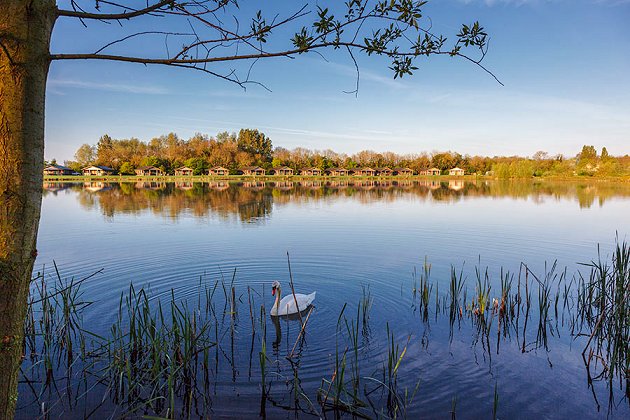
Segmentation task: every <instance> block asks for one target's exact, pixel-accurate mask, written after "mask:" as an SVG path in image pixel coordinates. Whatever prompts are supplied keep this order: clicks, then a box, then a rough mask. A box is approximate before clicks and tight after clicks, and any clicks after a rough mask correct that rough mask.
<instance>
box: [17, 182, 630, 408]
mask: <svg viewBox="0 0 630 420" xmlns="http://www.w3.org/2000/svg"><path fill="white" fill-rule="evenodd" d="M616 235H618V236H619V238H621V239H624V238H626V239H627V238H628V237H629V236H630V185H628V184H626V185H619V184H608V183H583V184H580V183H551V182H540V183H529V182H527V183H507V182H488V181H479V182H476V183H469V182H464V181H452V180H451V181H445V182H439V181H419V182H412V181H400V182H386V181H383V182H376V181H364V182H351V181H350V182H345V181H342V182H332V183H331V182H318V181H312V182H301V183H298V182H290V181H287V182H284V181H283V182H275V183H260V182H251V183H239V184H236V183H225V182H214V183H195V184H192V183H178V184H163V183H137V184H133V183H123V184H106V183H98V182H94V183H86V184H61V183H48V184H46V185H45V195H44V201H43V210H42V221H41V225H40V230H39V239H38V248H39V256H38V261H37V270H41V269H42V267H43V266H45V267H46V268H45V270H46V271H47V272H48V271H50V269H51V267H52V261H53V260H54V261H56V263H57V265H58V266H59V267H60V270H61V272H62V276H64V277H75V278H79V277H81V276H84V275H87V274H90V273H92V272H94V271H96V270H98V269H101V268H103V269H104V270H103V273H102V274H100V275H97V276H96V277H94V278H92V279H90V280H89V281H87V282H86V283H85V284H84V285H83V290H84V292H85V297H86V298H88V299H91V300H95V301H96V303H95V304H94V305H92V306H91V307H90V308H89V310H87V311H86V312H85V324H86V326H87V327H88V328H89V329H91V330H93V331H100V332H105V331H108V329H109V327H110V325H111V324H112V323H113V322H114V320H115V317H116V311H117V307H118V302H119V298H120V295H121V292H124V291H126V290H128V288H129V285H130V284H131V283H133V284H134V285H135V286H137V287H140V286H148V287H150V289H151V291H152V294H151V296H152V298H153V299H165V298H166V297H167V296H169V295H170V291H171V289H174V290H175V293H176V296H177V297H178V298H180V299H182V300H186V299H187V298H189V299H196V297H197V296H198V290H199V287H200V282H201V283H203V284H207V285H212V284H214V283H215V282H216V281H217V280H219V279H220V278H221V276H222V275H223V276H224V277H226V278H227V281H228V282H229V280H230V278H231V277H232V274H233V272H234V270H235V269H236V275H235V288H236V290H237V294H238V295H239V296H241V302H244V303H243V305H244V306H243V310H242V311H241V312H242V313H239V316H241V315H242V317H243V318H242V319H240V324H239V325H241V328H242V329H245V326H246V325H248V323H249V309H245V308H246V307H247V297H246V296H247V286H250V287H251V288H252V290H255V291H256V295H255V299H256V305H257V306H259V305H261V304H262V303H264V304H265V305H266V307H267V308H270V307H271V306H272V304H273V300H272V299H273V298H272V296H271V293H270V289H271V287H270V286H271V282H272V280H274V279H278V280H280V281H281V282H282V284H283V286H284V289H283V290H284V291H285V294H286V291H287V290H290V289H289V287H288V280H289V272H288V264H287V253H288V254H289V255H290V262H291V268H292V273H293V278H294V280H295V283H296V291H297V292H305V293H307V292H311V291H313V290H316V291H317V299H316V305H315V310H314V312H313V314H312V316H311V320H310V321H309V325H308V333H307V337H306V341H305V344H304V348H302V353H301V359H300V363H299V365H300V371H299V373H300V379H301V385H302V387H303V388H304V389H305V391H306V392H307V394H309V398H312V400H313V401H315V399H316V389H317V388H318V387H319V386H320V384H321V380H322V378H328V379H330V377H331V376H332V373H333V371H334V351H335V334H334V331H335V326H336V324H337V320H338V317H339V313H340V311H341V309H342V307H343V305H344V304H345V303H347V304H348V308H349V309H347V311H348V314H350V315H349V317H350V316H354V314H355V313H356V306H357V303H358V301H359V299H360V298H361V296H362V290H363V288H364V287H368V286H369V288H370V291H371V294H372V296H373V298H374V303H373V307H372V310H371V313H370V323H369V330H368V331H366V332H365V333H364V334H363V336H362V339H361V342H362V344H361V354H362V360H364V361H365V365H366V367H365V369H364V371H365V375H366V376H368V375H370V374H372V373H373V372H372V371H373V370H374V369H377V368H380V366H381V365H382V361H383V359H384V358H386V357H387V356H386V352H387V346H386V344H385V343H386V342H387V335H386V325H387V324H388V325H389V327H390V328H391V330H392V331H393V332H394V336H395V338H396V340H397V342H400V343H401V344H402V345H404V344H405V342H406V341H407V337H408V336H409V335H411V338H410V342H409V347H408V351H407V354H406V355H405V358H404V360H403V362H402V367H401V369H402V373H400V377H401V382H402V385H403V386H407V387H409V388H410V389H413V388H414V387H415V385H416V383H418V381H419V384H420V385H419V388H418V391H417V393H416V396H415V398H414V400H413V401H412V402H411V403H410V404H409V407H408V410H409V411H408V413H407V415H408V416H409V417H417V416H419V415H420V416H423V417H438V418H445V417H447V416H450V411H451V407H452V401H453V399H454V398H456V401H457V404H456V406H457V414H458V416H459V417H461V418H479V417H490V416H491V415H492V405H493V398H494V391H495V384H496V387H497V390H498V395H499V416H500V417H509V418H532V417H539V416H540V417H548V418H598V417H606V416H607V415H608V416H612V417H619V418H627V416H629V415H630V410H629V406H628V401H627V399H626V400H624V399H623V392H620V390H619V389H617V390H616V393H615V394H614V398H613V404H614V405H617V407H616V408H614V409H613V410H612V412H611V411H609V410H608V403H609V399H608V394H607V392H608V391H607V389H606V388H605V387H604V386H603V385H601V386H600V385H597V384H596V385H595V390H596V391H597V393H596V395H597V396H598V401H599V404H600V405H601V407H600V408H599V410H598V405H597V402H596V400H595V398H594V397H593V393H592V392H591V390H590V389H589V388H588V387H587V383H586V373H585V370H584V364H583V361H582V358H581V351H582V347H583V344H582V345H579V344H576V343H575V342H574V341H573V339H572V338H571V336H570V335H569V334H568V333H567V332H566V331H565V330H562V329H560V330H558V334H556V335H559V337H553V340H552V342H551V343H550V345H549V347H548V349H547V350H545V349H541V348H531V349H530V350H529V351H527V352H525V353H523V352H522V351H521V346H520V343H518V342H517V340H516V338H515V337H514V338H511V337H508V338H505V339H503V340H502V341H501V345H500V351H499V350H498V349H497V348H496V337H495V343H494V344H491V346H490V349H489V350H488V349H487V348H485V346H483V345H482V344H481V343H479V342H478V341H479V340H478V337H477V336H476V334H475V330H474V328H473V326H472V325H471V322H470V321H468V322H466V321H465V320H464V321H462V322H461V323H460V325H459V326H458V327H457V328H456V331H455V333H454V334H453V336H452V338H449V326H448V317H447V316H446V317H442V318H446V319H442V318H440V317H431V320H430V322H423V321H422V320H421V319H420V317H419V316H418V313H417V310H416V309H417V308H416V305H415V304H414V299H413V296H412V289H413V284H414V283H413V282H414V270H417V271H420V270H421V269H422V267H423V263H424V261H425V258H426V261H428V263H430V264H431V279H432V281H433V282H434V283H435V284H436V288H437V290H436V291H434V293H435V292H437V293H438V294H439V295H440V296H442V295H444V294H445V293H446V291H447V288H448V281H449V272H450V268H451V265H454V266H455V267H456V268H457V270H458V271H459V270H463V273H464V276H465V277H467V279H468V281H467V286H466V287H467V290H468V293H469V296H470V295H472V292H473V291H474V287H475V280H474V272H475V271H474V270H475V266H479V267H482V269H485V267H488V269H489V273H490V276H491V279H492V282H493V284H494V288H493V293H492V294H493V296H495V295H496V294H498V290H497V289H498V286H497V284H498V274H499V272H500V270H501V268H503V269H504V270H509V271H510V272H512V273H515V275H517V274H518V271H519V268H520V263H526V264H527V265H528V266H529V267H530V268H531V269H532V271H534V272H537V273H541V274H542V273H543V271H544V270H545V264H547V265H548V266H550V265H551V264H552V263H553V262H554V261H556V260H557V262H558V265H559V266H560V267H563V268H564V267H565V266H566V267H567V268H568V273H569V275H572V274H573V273H574V272H575V270H576V269H577V268H578V267H579V266H578V263H581V262H589V261H591V260H592V259H594V258H596V257H597V251H598V246H599V247H600V253H601V255H602V256H607V255H609V254H610V252H611V250H612V248H613V247H614V243H615V236H616ZM515 281H516V280H515ZM495 291H496V293H494V292H495ZM263 293H264V294H263ZM243 296H244V297H243ZM353 311H354V312H353ZM268 324H269V325H268V334H269V337H268V341H270V342H271V341H273V337H274V336H275V335H276V332H277V330H276V326H274V325H273V324H272V323H271V322H268ZM298 331H299V321H286V322H284V321H283V322H282V323H281V324H280V333H281V334H282V339H281V340H279V343H276V344H275V345H274V346H273V350H269V352H270V353H271V356H270V357H272V358H273V360H274V363H273V364H272V366H273V367H272V369H273V370H274V371H275V372H276V376H274V377H272V378H271V379H272V380H273V381H274V384H273V385H272V391H271V397H270V400H269V401H273V402H274V403H269V404H268V405H269V407H268V410H269V412H268V413H267V414H268V415H271V416H272V417H289V416H294V415H295V412H294V411H291V410H288V411H287V410H285V409H283V408H282V407H283V406H284V407H285V408H286V407H290V406H291V401H292V397H291V396H290V395H285V394H288V393H289V392H288V389H289V388H290V387H289V385H288V383H289V381H288V378H292V375H293V373H292V371H291V369H290V368H289V367H287V363H288V362H287V361H286V359H285V358H284V356H285V355H286V354H287V353H288V352H289V351H290V350H291V348H292V347H293V343H294V341H295V338H296V335H297V333H298ZM259 346H260V343H259V338H257V339H256V343H255V344H254V343H253V341H252V338H251V335H250V333H244V334H242V336H239V337H237V343H236V351H235V354H233V355H232V356H233V363H232V362H230V363H225V366H224V367H222V368H219V369H218V371H217V373H216V377H215V378H214V380H215V388H214V391H213V392H214V394H213V398H214V399H213V403H212V412H211V413H210V414H211V415H216V416H230V415H234V414H235V413H239V415H243V416H253V415H258V414H259V411H260V382H259V374H256V372H255V371H256V368H257V366H258V365H257V362H256V363H254V365H255V366H254V373H252V368H251V366H250V363H251V361H250V353H253V354H257V352H258V351H259V350H258V349H259ZM256 357H257V356H256ZM256 360H257V359H256ZM20 395H23V394H20ZM95 398H101V396H100V395H99V396H98V397H95ZM27 400H28V398H25V399H23V401H22V406H23V407H25V408H23V411H21V412H19V413H22V414H23V415H25V416H26V414H27V413H32V411H29V410H32V408H29V405H28V401H27ZM109 409H111V408H109ZM109 409H103V410H104V411H102V412H101V414H103V415H104V414H107V413H108V411H107V410H109ZM235 410H236V411H235ZM299 413H301V414H303V415H305V416H306V415H307V414H305V413H304V412H299ZM66 414H67V413H66ZM74 416H75V417H82V416H83V414H82V412H81V414H76V415H74Z"/></svg>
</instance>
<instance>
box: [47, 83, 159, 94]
mask: <svg viewBox="0 0 630 420" xmlns="http://www.w3.org/2000/svg"><path fill="white" fill-rule="evenodd" d="M48 86H49V87H50V88H52V89H54V91H55V92H56V93H60V92H61V93H62V92H63V89H61V88H64V87H65V88H74V89H90V90H101V91H107V92H122V93H135V94H144V95H166V94H168V93H169V91H168V89H166V88H163V87H161V86H139V85H128V84H121V83H105V82H92V81H85V80H68V79H53V80H49V81H48Z"/></svg>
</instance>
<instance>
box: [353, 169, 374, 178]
mask: <svg viewBox="0 0 630 420" xmlns="http://www.w3.org/2000/svg"><path fill="white" fill-rule="evenodd" d="M374 175H376V170H375V169H372V168H370V167H365V168H357V169H355V170H354V176H374Z"/></svg>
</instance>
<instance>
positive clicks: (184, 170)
mask: <svg viewBox="0 0 630 420" xmlns="http://www.w3.org/2000/svg"><path fill="white" fill-rule="evenodd" d="M193 172H194V170H193V169H192V168H189V167H187V166H183V167H181V168H177V169H175V176H193Z"/></svg>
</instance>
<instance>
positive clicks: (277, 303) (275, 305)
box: [271, 288, 282, 314]
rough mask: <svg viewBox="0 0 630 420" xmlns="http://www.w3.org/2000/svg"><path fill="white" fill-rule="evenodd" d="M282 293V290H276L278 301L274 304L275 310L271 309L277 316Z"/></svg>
mask: <svg viewBox="0 0 630 420" xmlns="http://www.w3.org/2000/svg"><path fill="white" fill-rule="evenodd" d="M281 293H282V292H281V291H280V288H277V289H276V301H275V302H274V304H273V308H271V313H272V314H277V313H278V309H279V307H280V294H281Z"/></svg>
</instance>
